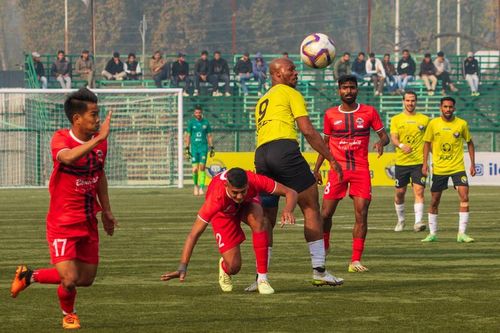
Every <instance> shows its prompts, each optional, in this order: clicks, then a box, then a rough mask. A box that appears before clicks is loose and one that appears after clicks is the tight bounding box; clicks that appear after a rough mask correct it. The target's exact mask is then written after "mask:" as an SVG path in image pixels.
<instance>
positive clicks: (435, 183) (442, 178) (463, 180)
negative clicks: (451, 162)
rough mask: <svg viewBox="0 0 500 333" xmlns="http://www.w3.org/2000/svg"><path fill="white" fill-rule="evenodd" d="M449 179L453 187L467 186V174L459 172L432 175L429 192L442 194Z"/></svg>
mask: <svg viewBox="0 0 500 333" xmlns="http://www.w3.org/2000/svg"><path fill="white" fill-rule="evenodd" d="M450 177H451V180H452V181H453V186H454V187H457V186H469V181H468V180H467V174H466V173H465V171H460V172H457V173H454V174H451V175H432V186H431V192H442V191H444V190H446V189H447V188H448V179H449V178H450Z"/></svg>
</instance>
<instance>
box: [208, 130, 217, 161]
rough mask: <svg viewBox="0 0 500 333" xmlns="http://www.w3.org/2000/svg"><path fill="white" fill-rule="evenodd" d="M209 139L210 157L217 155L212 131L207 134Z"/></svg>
mask: <svg viewBox="0 0 500 333" xmlns="http://www.w3.org/2000/svg"><path fill="white" fill-rule="evenodd" d="M207 141H208V147H209V148H210V157H214V156H215V147H214V140H213V137H212V133H208V134H207Z"/></svg>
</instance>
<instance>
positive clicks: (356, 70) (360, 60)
mask: <svg viewBox="0 0 500 333" xmlns="http://www.w3.org/2000/svg"><path fill="white" fill-rule="evenodd" d="M351 74H352V75H354V76H355V77H356V79H357V80H358V81H359V82H360V83H362V82H363V81H364V80H365V77H366V61H365V53H364V52H359V53H358V57H357V58H356V59H354V62H353V63H352V66H351Z"/></svg>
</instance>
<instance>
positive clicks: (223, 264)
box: [221, 260, 231, 275]
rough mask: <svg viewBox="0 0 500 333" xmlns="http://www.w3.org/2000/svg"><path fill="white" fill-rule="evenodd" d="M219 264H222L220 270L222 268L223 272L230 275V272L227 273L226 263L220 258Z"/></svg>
mask: <svg viewBox="0 0 500 333" xmlns="http://www.w3.org/2000/svg"><path fill="white" fill-rule="evenodd" d="M221 266H222V270H223V271H224V272H226V274H228V275H231V274H229V271H228V269H227V267H226V263H225V262H224V260H222V264H221Z"/></svg>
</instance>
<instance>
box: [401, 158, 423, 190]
mask: <svg viewBox="0 0 500 333" xmlns="http://www.w3.org/2000/svg"><path fill="white" fill-rule="evenodd" d="M395 178H396V181H395V183H396V188H402V187H406V186H407V185H408V184H409V183H410V178H411V184H412V185H413V184H417V185H420V186H423V187H425V181H426V179H427V178H426V177H425V176H424V175H423V174H422V164H416V165H396V168H395Z"/></svg>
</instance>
